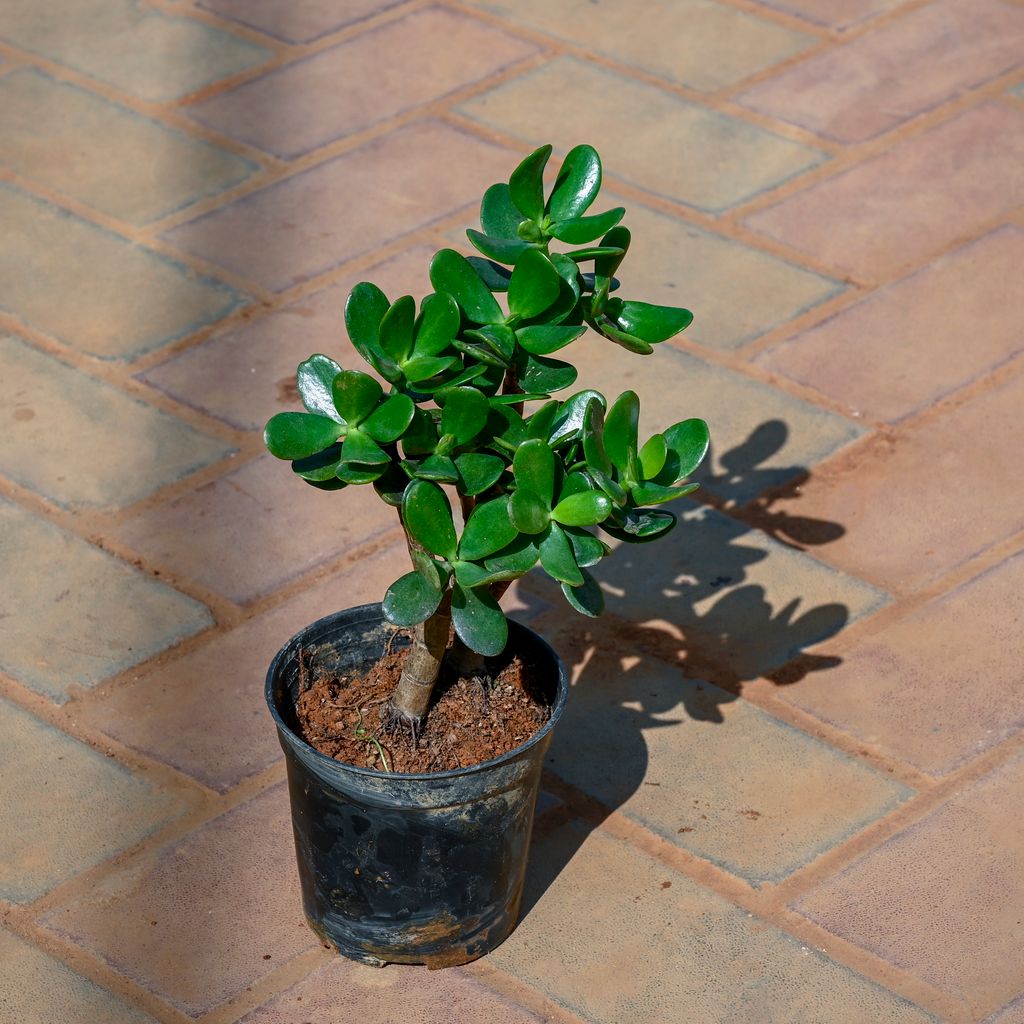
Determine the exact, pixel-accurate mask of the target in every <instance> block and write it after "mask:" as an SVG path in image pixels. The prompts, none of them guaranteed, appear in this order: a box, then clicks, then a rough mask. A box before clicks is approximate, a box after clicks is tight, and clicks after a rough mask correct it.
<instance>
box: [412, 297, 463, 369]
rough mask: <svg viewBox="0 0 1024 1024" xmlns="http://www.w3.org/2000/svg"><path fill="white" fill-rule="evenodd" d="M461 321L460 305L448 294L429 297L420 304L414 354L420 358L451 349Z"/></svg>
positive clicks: (415, 331)
mask: <svg viewBox="0 0 1024 1024" xmlns="http://www.w3.org/2000/svg"><path fill="white" fill-rule="evenodd" d="M461 321H462V318H461V317H460V316H459V307H458V304H457V303H456V301H455V299H453V298H452V297H451V296H450V295H449V294H448V293H447V292H435V293H434V294H432V295H428V296H427V297H426V298H425V299H424V300H423V302H422V303H421V304H420V315H419V316H418V317H417V318H416V323H415V328H414V335H415V342H414V344H413V354H414V355H416V356H419V357H421V356H437V355H440V354H441V353H442V352H444V351H445V349H447V348H450V347H451V343H452V338H454V337H455V335H456V334H458V333H459V325H460V323H461Z"/></svg>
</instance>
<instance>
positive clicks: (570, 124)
mask: <svg viewBox="0 0 1024 1024" xmlns="http://www.w3.org/2000/svg"><path fill="white" fill-rule="evenodd" d="M594 96H600V97H601V103H600V104H596V103H594V102H593V97H594ZM458 109H459V110H460V111H461V112H462V113H464V114H465V115H467V116H468V117H471V118H473V119H474V120H476V121H479V122H480V123H482V124H484V125H488V126H490V127H494V128H497V129H499V130H500V131H503V132H508V133H510V134H512V135H515V136H517V137H518V138H521V139H524V140H528V141H529V142H532V143H533V144H534V145H539V144H543V143H544V142H546V141H548V139H549V138H554V139H564V140H566V143H567V144H566V146H565V148H566V149H568V148H569V146H570V145H573V144H575V143H576V142H577V141H578V140H580V139H600V140H601V156H602V158H603V160H604V164H605V166H606V167H607V168H609V169H612V168H614V170H615V174H616V175H617V176H619V177H621V178H623V179H625V180H627V181H629V182H631V183H632V184H635V185H639V186H641V187H642V188H647V189H650V190H651V191H652V192H656V193H658V194H659V195H662V196H666V197H667V198H669V199H676V200H678V201H680V202H683V203H686V204H688V205H690V206H694V207H697V208H698V209H701V210H707V211H710V212H720V211H722V210H727V209H729V208H730V207H732V206H735V205H736V204H737V203H740V202H742V201H743V200H745V199H750V198H751V197H753V196H755V195H757V194H758V193H759V192H763V191H765V190H767V189H770V188H774V187H775V186H776V185H779V184H781V183H782V182H783V181H785V180H787V179H788V178H791V177H793V176H794V175H797V174H799V173H800V172H801V171H805V170H807V169H808V168H810V167H813V166H815V165H816V164H818V163H820V162H821V160H822V159H823V158H824V154H823V153H821V152H820V151H819V150H816V149H812V148H811V147H809V146H804V145H801V144H800V143H797V142H791V141H790V140H789V139H784V138H782V137H781V136H778V135H773V134H772V133H771V132H767V131H765V130H764V129H762V128H757V127H755V126H754V125H751V124H748V123H747V122H746V121H740V120H737V119H736V118H732V117H726V116H724V115H722V114H717V113H713V112H712V111H710V110H707V109H705V108H703V107H699V106H697V105H695V104H692V103H689V102H687V101H686V100H683V99H681V98H679V97H678V96H675V95H673V94H672V93H669V92H664V91H662V90H661V89H658V88H655V87H654V86H651V85H647V84H645V83H642V82H638V81H636V80H635V79H632V78H626V77H625V76H623V75H620V74H617V73H616V72H612V71H607V70H604V69H600V68H597V67H595V66H594V65H592V64H586V63H584V62H582V61H580V60H577V59H576V58H574V57H558V58H556V59H555V60H553V61H551V62H550V63H549V64H546V65H544V66H543V67H542V68H539V69H538V70H536V71H531V72H529V73H527V74H525V75H520V76H519V77H518V78H516V79H514V80H512V81H511V82H508V83H506V84H504V85H501V86H498V87H497V88H495V89H492V90H490V91H489V92H485V93H483V94H482V95H480V96H477V97H475V98H474V99H472V100H469V101H467V102H466V103H463V104H461V105H460V106H459V108H458ZM540 110H543V111H544V130H543V133H542V135H543V137H540V136H539V135H538V121H537V111H540ZM695 153H700V154H701V157H700V159H694V154H695ZM503 177H504V176H503Z"/></svg>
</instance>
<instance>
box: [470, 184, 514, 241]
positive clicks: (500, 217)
mask: <svg viewBox="0 0 1024 1024" xmlns="http://www.w3.org/2000/svg"><path fill="white" fill-rule="evenodd" d="M522 219H523V215H522V213H520V212H519V209H518V208H517V207H516V204H515V203H514V202H512V192H511V190H510V189H509V186H508V185H506V184H505V183H504V182H499V183H498V184H496V185H492V186H491V187H490V188H489V189H488V190H487V191H486V192H485V193H484V197H483V199H482V200H481V201H480V226H481V227H482V228H483V229H484V232H485V233H486V234H488V235H490V236H491V237H492V238H506V239H508V238H515V239H518V238H519V235H518V233H517V232H518V230H519V225H520V223H521V222H522Z"/></svg>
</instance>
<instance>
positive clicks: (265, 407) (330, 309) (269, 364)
mask: <svg viewBox="0 0 1024 1024" xmlns="http://www.w3.org/2000/svg"><path fill="white" fill-rule="evenodd" d="M433 254H434V247H433V246H424V245H418V246H413V247H412V248H411V249H407V250H406V251H405V252H402V253H400V254H399V255H397V256H395V257H393V258H392V259H389V260H385V261H384V262H383V263H378V264H376V265H375V266H372V267H369V268H367V269H365V270H361V271H359V272H358V273H356V274H350V275H348V276H346V277H345V279H344V280H342V281H339V282H338V283H337V284H333V285H331V286H330V287H329V288H325V289H324V290H323V291H320V292H316V293H314V294H312V295H306V296H303V297H302V298H301V299H297V300H296V301H295V302H293V303H290V304H289V305H287V306H284V307H282V308H281V309H277V310H274V311H272V312H270V313H268V314H266V315H264V316H261V317H260V318H259V319H257V320H252V321H249V322H247V323H245V324H243V325H242V326H241V327H238V328H235V329H232V330H229V331H226V332H221V333H218V334H214V335H213V336H212V337H210V338H208V339H207V340H206V341H204V342H202V343H201V344H199V345H196V346H194V347H193V348H190V349H188V350H187V351H185V352H183V353H182V354H181V355H178V356H175V357H174V358H173V359H170V360H168V361H167V362H166V363H161V364H159V365H158V366H155V367H153V368H152V369H151V370H147V371H146V372H145V373H143V374H142V375H141V376H142V379H143V380H145V381H146V382H147V383H149V384H152V385H153V386H154V387H157V388H159V389H160V390H161V391H163V392H165V393H166V394H169V395H171V396H172V397H174V398H176V399H177V400H178V401H179V402H184V403H186V404H187V405H191V406H192V407H193V408H195V409H200V410H202V411H203V412H205V413H209V414H210V415H211V416H216V417H217V418H218V419H221V420H224V421H225V422H226V423H229V424H230V425H231V426H233V427H238V428H240V429H242V430H256V429H262V428H263V425H264V424H265V423H266V421H267V420H268V419H269V418H270V417H271V416H273V415H274V413H277V412H282V411H286V410H289V409H292V410H294V409H298V408H299V407H300V403H299V398H298V396H297V394H296V391H295V372H296V367H297V366H298V365H299V363H300V362H301V361H302V360H304V359H308V358H309V356H310V355H312V354H313V353H314V352H324V353H326V354H327V355H329V356H330V357H331V358H332V359H334V360H335V362H337V363H340V364H341V366H342V367H344V368H345V369H348V370H353V369H355V370H362V371H364V372H368V373H373V371H372V370H371V368H370V367H369V365H368V364H367V363H366V362H365V361H364V360H363V357H362V356H361V355H359V354H358V353H357V352H356V350H355V348H354V347H353V346H352V343H351V342H350V341H349V340H348V334H347V332H346V330H345V322H344V310H345V301H346V299H347V298H348V295H349V292H350V291H351V290H352V288H353V287H354V286H355V285H356V284H357V283H358V282H359V281H373V282H374V284H376V285H377V286H378V287H380V288H382V289H383V290H384V292H385V293H386V294H387V295H388V297H389V298H390V299H391V300H392V301H394V300H395V299H396V298H398V296H400V295H407V294H412V295H414V296H415V297H416V298H417V299H418V298H420V297H421V296H424V295H427V294H428V293H429V292H431V291H432V290H433V289H432V287H431V284H430V279H429V277H428V276H427V268H428V267H429V265H430V258H431V256H433Z"/></svg>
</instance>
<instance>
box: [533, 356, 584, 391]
mask: <svg viewBox="0 0 1024 1024" xmlns="http://www.w3.org/2000/svg"><path fill="white" fill-rule="evenodd" d="M576 376H577V374H576V367H575V366H573V365H571V364H570V363H563V362H562V361H561V360H559V359H548V357H547V356H535V355H530V354H529V353H528V354H527V356H526V365H525V366H524V368H523V372H522V373H521V374H520V377H519V383H520V384H521V385H522V386H523V387H524V388H525V389H526V390H527V391H543V392H545V393H546V394H550V393H551V392H552V391H561V390H562V388H568V387H572V385H573V383H574V382H575V380H576Z"/></svg>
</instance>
